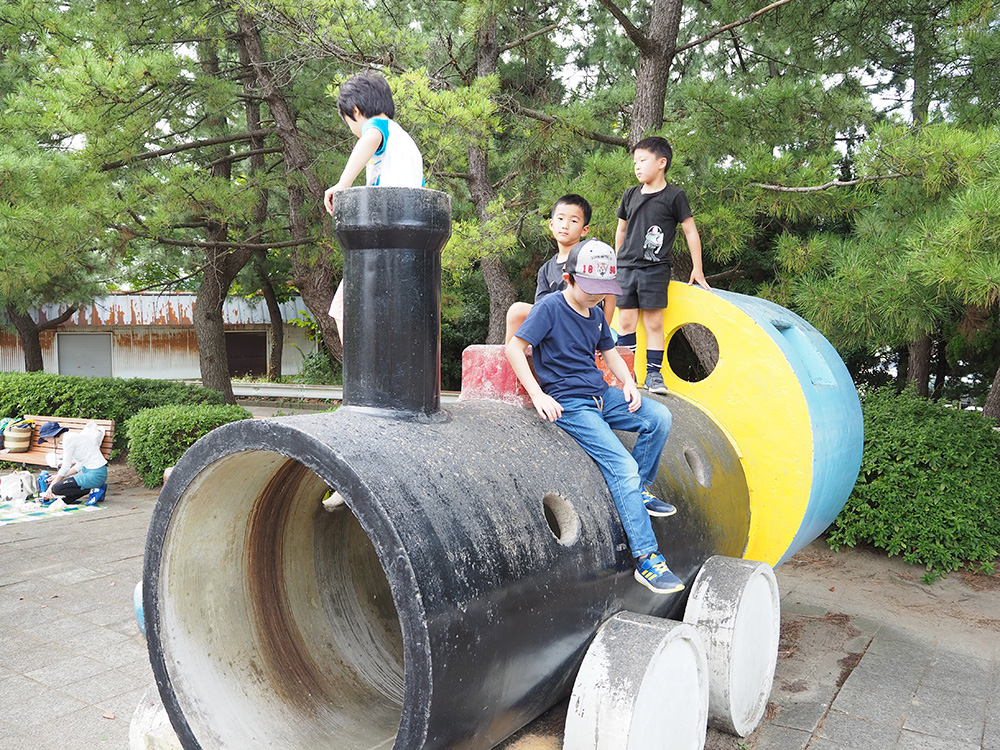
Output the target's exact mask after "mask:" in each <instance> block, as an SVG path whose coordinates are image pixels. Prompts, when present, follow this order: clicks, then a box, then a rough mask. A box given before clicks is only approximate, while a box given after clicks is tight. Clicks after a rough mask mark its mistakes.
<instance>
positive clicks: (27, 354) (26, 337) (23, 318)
mask: <svg viewBox="0 0 1000 750" xmlns="http://www.w3.org/2000/svg"><path fill="white" fill-rule="evenodd" d="M7 317H8V318H10V320H11V322H12V323H13V324H14V328H15V329H16V330H17V335H18V336H19V337H20V339H21V350H22V351H23V352H24V371H25V372H41V371H42V370H43V369H44V365H43V363H42V341H41V338H40V337H39V335H38V333H39V329H38V324H37V323H35V321H34V319H33V318H32V317H31V315H29V314H28V313H26V312H25V313H22V312H20V311H19V310H18V309H17V308H16V307H14V306H13V305H7Z"/></svg>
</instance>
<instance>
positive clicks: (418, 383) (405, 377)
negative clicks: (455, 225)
mask: <svg viewBox="0 0 1000 750" xmlns="http://www.w3.org/2000/svg"><path fill="white" fill-rule="evenodd" d="M333 225H334V230H333V231H334V234H335V235H336V237H337V240H338V241H339V242H340V246H341V248H343V251H344V334H343V335H344V405H345V406H358V407H368V408H374V409H382V410H389V411H392V412H398V413H399V414H400V415H402V416H419V415H431V414H434V413H435V412H437V411H438V410H439V409H440V407H441V248H443V247H444V245H445V243H446V242H447V241H448V237H449V236H450V235H451V197H450V196H448V195H447V194H445V193H441V192H438V191H436V190H425V189H423V188H404V187H364V188H351V189H349V190H344V191H341V192H338V193H336V194H335V195H334V199H333Z"/></svg>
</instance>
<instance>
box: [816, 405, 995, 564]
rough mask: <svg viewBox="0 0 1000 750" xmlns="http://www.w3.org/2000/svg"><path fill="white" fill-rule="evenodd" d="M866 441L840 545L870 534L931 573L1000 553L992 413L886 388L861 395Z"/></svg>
mask: <svg viewBox="0 0 1000 750" xmlns="http://www.w3.org/2000/svg"><path fill="white" fill-rule="evenodd" d="M862 408H863V411H864V420H865V450H864V457H863V458H862V461H861V473H860V476H859V477H858V482H857V484H856V485H855V486H854V491H853V493H852V494H851V497H850V498H849V499H848V501H847V504H846V505H845V506H844V509H843V511H841V513H840V515H839V516H837V518H836V520H835V521H834V522H833V525H832V526H831V527H830V529H828V532H827V542H828V543H829V544H830V546H831V547H832V548H833V549H839V548H840V547H842V546H848V547H853V546H854V545H856V544H858V543H869V544H871V545H873V546H875V547H877V548H879V549H883V550H885V551H886V552H888V553H889V554H890V555H902V557H903V559H904V560H906V561H907V562H909V563H917V564H921V565H924V566H925V567H926V569H927V573H926V574H925V576H924V580H925V581H927V582H930V581H933V580H934V579H936V578H940V577H941V576H943V575H945V574H946V573H947V572H949V571H952V570H957V569H959V568H961V567H966V568H969V569H970V570H974V571H981V572H985V573H992V572H993V569H994V564H995V561H996V558H997V556H998V555H1000V432H997V431H996V430H995V429H993V428H994V426H995V424H994V421H993V420H990V419H984V418H983V417H982V415H980V414H978V413H975V412H965V411H961V410H959V409H952V408H948V407H946V406H943V405H941V404H937V403H934V402H932V401H928V400H927V399H923V398H920V397H919V396H917V395H916V394H914V393H913V392H912V391H909V390H907V391H904V392H903V393H901V394H898V395H897V394H896V393H895V392H894V391H893V390H892V389H891V388H879V389H876V390H874V391H872V392H870V393H868V394H866V395H864V396H863V397H862Z"/></svg>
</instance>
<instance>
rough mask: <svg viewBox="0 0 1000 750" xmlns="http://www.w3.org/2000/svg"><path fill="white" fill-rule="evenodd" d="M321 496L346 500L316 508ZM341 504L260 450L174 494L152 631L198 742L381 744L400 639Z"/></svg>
mask: <svg viewBox="0 0 1000 750" xmlns="http://www.w3.org/2000/svg"><path fill="white" fill-rule="evenodd" d="M331 489H333V490H339V491H340V492H341V493H342V494H343V495H344V496H345V497H346V499H347V501H348V505H347V506H342V507H340V508H338V509H336V511H335V512H330V511H329V509H327V508H324V507H323V502H322V501H323V499H324V497H326V496H327V495H328V494H329V493H330V491H331ZM350 499H351V498H350V494H349V491H348V489H347V488H336V487H335V488H330V487H329V486H328V485H327V483H326V482H325V481H324V480H323V479H321V478H320V477H319V476H318V475H317V474H316V473H314V472H313V471H312V470H311V469H309V468H307V467H306V466H304V465H303V464H301V463H299V462H297V461H295V460H292V459H289V458H287V457H285V456H281V455H279V454H276V453H272V452H268V451H261V450H254V451H243V452H239V453H234V454H230V455H228V456H226V457H224V458H222V459H221V460H219V461H217V462H215V463H213V464H211V465H209V466H208V467H206V468H205V469H204V470H203V471H201V472H200V473H199V474H198V475H197V477H195V479H194V481H193V482H191V483H190V484H189V485H188V487H187V488H186V489H185V490H184V492H183V494H182V495H181V497H180V498H179V500H178V502H177V504H176V507H175V509H174V511H173V514H172V515H171V518H170V523H169V526H168V529H167V531H166V538H165V539H164V543H163V554H162V557H161V560H160V566H159V596H158V607H159V612H158V614H159V618H160V622H161V627H159V628H158V632H159V634H160V647H161V650H162V653H163V657H164V663H165V667H166V670H167V672H168V673H169V675H170V682H171V689H172V691H173V694H174V696H175V697H176V700H177V704H178V706H179V707H180V710H181V712H182V713H183V716H184V720H185V721H186V722H187V724H188V726H189V727H190V729H191V732H192V733H193V735H194V737H195V738H197V740H198V742H199V743H200V745H201V746H202V748H211V747H260V748H283V749H286V750H300V749H301V750H307V749H308V750H313V749H314V748H316V747H328V746H330V743H331V742H334V743H335V744H336V746H337V747H339V748H346V749H349V750H355V749H358V750H360V749H367V748H389V747H391V746H392V744H393V741H394V738H395V736H396V733H397V731H398V729H399V723H400V719H401V714H402V705H403V688H404V681H403V669H404V658H403V636H402V633H401V629H400V621H399V616H398V613H397V610H396V607H395V603H394V601H393V598H392V595H391V592H390V588H389V583H388V580H387V579H386V575H385V572H384V570H383V567H382V564H381V562H380V561H379V559H378V556H377V554H376V550H375V548H374V546H373V545H372V542H371V540H370V539H369V538H368V536H367V535H366V533H365V532H364V530H363V529H362V527H361V525H360V524H359V523H358V520H357V518H356V517H355V515H354V513H353V512H351V510H350V508H349V507H348V506H349V505H350Z"/></svg>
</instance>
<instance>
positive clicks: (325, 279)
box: [236, 10, 343, 360]
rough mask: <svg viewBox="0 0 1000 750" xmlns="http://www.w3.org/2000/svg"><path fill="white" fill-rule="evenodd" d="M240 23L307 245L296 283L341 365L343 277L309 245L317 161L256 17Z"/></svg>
mask: <svg viewBox="0 0 1000 750" xmlns="http://www.w3.org/2000/svg"><path fill="white" fill-rule="evenodd" d="M236 20H237V24H238V27H239V32H240V33H239V44H240V45H242V46H243V47H244V48H245V52H246V55H247V59H248V60H249V63H250V66H251V68H252V69H253V76H254V81H255V82H256V85H257V89H258V90H259V92H260V95H261V96H262V97H263V98H264V101H266V102H267V105H268V108H269V109H270V111H271V116H272V117H273V118H274V125H275V129H276V131H277V135H278V138H279V139H280V140H281V147H282V153H283V156H284V161H285V174H286V176H287V182H288V204H289V221H290V224H291V235H292V239H294V240H298V241H301V242H303V243H304V244H303V245H301V246H300V247H299V249H297V250H296V251H295V252H294V253H293V254H292V279H293V281H294V282H295V286H296V287H297V288H298V290H299V294H301V295H302V301H303V302H304V303H305V305H306V307H307V308H309V312H310V313H312V316H313V320H314V321H315V322H316V326H317V327H318V328H319V331H320V334H321V335H322V337H323V343H324V344H325V345H326V349H327V351H328V352H330V355H331V356H332V357H334V358H335V359H338V360H339V359H341V357H342V351H343V350H342V348H341V344H340V335H339V334H338V333H337V326H336V324H335V323H334V322H333V318H331V317H330V315H329V309H330V302H332V301H333V292H334V289H335V288H336V284H337V282H338V281H339V276H338V274H336V273H335V271H334V269H333V263H332V261H331V259H330V254H329V253H327V252H318V253H317V252H316V251H315V246H314V245H312V244H305V243H306V242H307V241H308V240H309V237H310V234H309V229H310V227H311V226H321V225H322V223H323V216H322V208H323V192H324V189H323V186H322V184H321V183H320V182H319V179H318V178H317V177H316V175H315V174H314V173H313V171H312V169H311V165H312V163H313V159H312V158H311V156H310V155H309V152H308V150H307V149H306V147H305V143H304V142H303V141H302V137H301V136H300V135H299V131H298V127H297V126H296V124H295V113H294V112H293V110H292V107H291V104H290V103H289V102H288V100H287V99H286V98H285V95H284V92H283V91H282V88H281V85H280V84H279V82H278V81H277V80H276V79H275V76H274V73H273V72H272V68H271V67H270V66H269V65H268V61H267V58H266V56H265V54H264V44H263V42H262V41H261V38H260V31H259V29H258V28H257V25H256V24H255V22H254V19H253V17H252V16H249V15H247V14H246V13H244V12H243V11H242V10H238V11H237V13H236Z"/></svg>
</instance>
